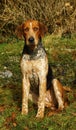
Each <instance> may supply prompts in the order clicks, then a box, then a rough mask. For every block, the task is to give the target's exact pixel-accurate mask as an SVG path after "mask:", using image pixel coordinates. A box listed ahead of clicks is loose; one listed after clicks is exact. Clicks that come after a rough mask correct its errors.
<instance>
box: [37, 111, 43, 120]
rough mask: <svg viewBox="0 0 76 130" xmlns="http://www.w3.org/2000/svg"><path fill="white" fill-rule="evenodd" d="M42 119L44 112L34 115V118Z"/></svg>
mask: <svg viewBox="0 0 76 130" xmlns="http://www.w3.org/2000/svg"><path fill="white" fill-rule="evenodd" d="M43 117H44V112H41V111H40V112H38V113H37V115H36V118H43Z"/></svg>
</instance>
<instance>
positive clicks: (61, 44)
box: [0, 36, 76, 130]
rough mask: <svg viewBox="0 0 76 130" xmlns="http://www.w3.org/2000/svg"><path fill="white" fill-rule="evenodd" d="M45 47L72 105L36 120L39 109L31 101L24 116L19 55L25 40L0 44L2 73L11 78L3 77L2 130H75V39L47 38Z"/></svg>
mask: <svg viewBox="0 0 76 130" xmlns="http://www.w3.org/2000/svg"><path fill="white" fill-rule="evenodd" d="M43 41H44V46H45V49H46V51H47V54H48V58H49V63H50V65H51V67H52V69H53V73H54V75H55V77H57V78H59V79H60V80H61V82H62V83H63V85H68V86H70V87H71V88H72V89H73V92H70V93H68V98H69V100H70V105H69V106H68V107H67V108H66V110H64V111H63V112H61V113H59V114H57V115H53V116H51V117H48V116H47V113H48V111H50V110H46V111H45V117H44V119H42V120H38V119H36V118H35V115H36V112H37V106H34V105H33V104H32V103H31V102H29V114H28V115H27V116H22V115H21V97H22V96H21V95H22V92H21V78H22V77H21V72H20V65H19V63H20V56H21V52H22V48H23V45H24V43H23V41H14V42H13V41H11V40H10V43H8V44H6V43H4V44H1V45H0V72H5V71H6V70H10V71H11V72H12V74H13V76H12V77H10V78H8V77H5V78H2V77H1V76H0V130H41V129H43V130H57V129H58V130H76V88H75V87H76V83H75V82H74V81H76V49H75V48H76V39H75V38H72V39H60V38H57V37H53V36H46V37H45V39H43Z"/></svg>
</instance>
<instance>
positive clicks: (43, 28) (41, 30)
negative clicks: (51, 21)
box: [39, 22, 48, 37]
mask: <svg viewBox="0 0 76 130" xmlns="http://www.w3.org/2000/svg"><path fill="white" fill-rule="evenodd" d="M39 28H40V36H41V37H43V36H44V35H45V34H46V32H48V29H47V27H46V26H45V25H44V24H43V23H41V22H39Z"/></svg>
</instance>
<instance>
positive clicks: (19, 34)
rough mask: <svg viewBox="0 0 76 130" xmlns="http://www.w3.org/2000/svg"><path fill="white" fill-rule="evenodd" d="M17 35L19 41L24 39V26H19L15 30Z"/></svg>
mask: <svg viewBox="0 0 76 130" xmlns="http://www.w3.org/2000/svg"><path fill="white" fill-rule="evenodd" d="M15 34H16V36H17V37H18V38H19V39H22V38H23V24H21V25H19V26H18V27H17V28H16V30H15Z"/></svg>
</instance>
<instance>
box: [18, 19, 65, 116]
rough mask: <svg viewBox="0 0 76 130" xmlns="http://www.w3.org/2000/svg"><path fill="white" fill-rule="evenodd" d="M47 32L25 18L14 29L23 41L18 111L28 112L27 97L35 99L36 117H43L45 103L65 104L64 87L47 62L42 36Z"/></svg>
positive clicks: (61, 106)
mask: <svg viewBox="0 0 76 130" xmlns="http://www.w3.org/2000/svg"><path fill="white" fill-rule="evenodd" d="M46 32H47V28H46V26H45V25H44V24H42V23H40V22H39V21H36V20H28V21H26V22H24V23H23V24H22V25H20V26H19V27H18V28H17V30H16V33H17V35H18V36H19V37H22V36H23V37H24V40H25V45H24V49H23V52H22V58H21V64H20V65H21V71H22V76H23V78H22V114H25V115H26V114H28V99H30V100H31V101H33V102H35V103H38V112H37V115H36V117H38V118H43V117H44V110H45V107H50V108H51V109H55V108H56V107H57V108H58V110H63V109H64V107H65V96H64V88H63V86H62V84H61V83H60V82H59V81H58V80H57V79H54V78H53V75H52V70H51V68H50V66H49V64H48V58H47V54H46V51H45V49H44V47H43V45H42V37H43V36H44V34H45V33H46Z"/></svg>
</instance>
